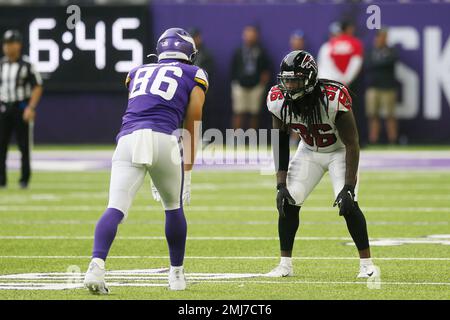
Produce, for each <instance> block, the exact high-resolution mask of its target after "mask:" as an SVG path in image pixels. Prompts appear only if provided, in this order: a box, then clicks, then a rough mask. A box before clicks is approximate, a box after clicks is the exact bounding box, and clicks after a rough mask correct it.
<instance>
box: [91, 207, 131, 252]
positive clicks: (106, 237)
mask: <svg viewBox="0 0 450 320" xmlns="http://www.w3.org/2000/svg"><path fill="white" fill-rule="evenodd" d="M123 217H124V214H123V213H122V212H121V211H120V210H117V209H114V208H108V209H106V211H105V213H103V216H102V217H101V218H100V220H99V221H98V222H97V226H96V227H95V237H94V249H93V250H92V258H100V259H103V260H106V257H107V256H108V252H109V249H110V248H111V245H112V243H113V241H114V238H115V236H116V233H117V226H118V225H119V223H120V221H122V219H123Z"/></svg>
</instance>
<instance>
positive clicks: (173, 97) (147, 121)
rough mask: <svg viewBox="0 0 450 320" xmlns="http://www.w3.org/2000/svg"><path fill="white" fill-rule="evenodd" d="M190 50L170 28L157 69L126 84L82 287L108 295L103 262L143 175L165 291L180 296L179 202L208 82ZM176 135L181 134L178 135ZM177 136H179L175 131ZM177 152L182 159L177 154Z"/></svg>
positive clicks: (139, 72) (182, 224) (182, 232)
mask: <svg viewBox="0 0 450 320" xmlns="http://www.w3.org/2000/svg"><path fill="white" fill-rule="evenodd" d="M196 52H197V49H196V47H195V43H194V40H193V39H192V37H191V36H190V35H189V33H187V32H186V31H185V30H183V29H181V28H171V29H168V30H166V31H165V32H164V33H163V34H162V35H161V36H160V38H159V39H158V42H157V46H156V55H157V57H158V62H157V63H150V64H144V65H141V66H138V67H136V68H134V69H132V70H131V71H130V72H129V73H128V75H127V78H126V81H125V84H126V87H127V89H128V93H129V95H128V107H127V110H126V112H125V115H124V116H123V118H122V127H121V129H120V132H119V134H118V136H117V147H116V150H115V152H114V155H113V158H112V169H111V182H110V190H109V203H108V207H107V209H106V211H105V212H104V214H103V215H102V217H101V218H100V220H99V221H98V223H97V226H96V228H95V237H94V248H93V251H92V260H91V263H90V264H89V269H88V271H87V273H86V276H85V279H84V284H85V286H86V287H87V288H88V289H89V291H91V292H92V293H94V294H107V293H108V292H109V290H108V288H107V286H106V284H105V260H106V257H107V255H108V252H109V249H110V247H111V245H112V243H113V241H114V238H115V235H116V233H117V228H118V225H119V224H120V223H121V222H122V221H124V220H125V219H126V218H127V214H128V210H129V208H130V206H131V204H132V202H133V199H134V196H135V195H136V193H137V191H138V190H139V188H140V186H141V185H142V183H143V181H144V177H145V175H146V173H147V172H148V173H149V174H150V176H151V179H152V182H153V185H154V188H155V190H154V191H153V193H154V196H156V197H157V198H158V199H160V200H162V204H163V206H164V209H165V214H166V224H165V234H166V239H167V243H168V246H169V254H170V271H169V289H171V290H184V289H185V288H186V279H185V276H184V270H183V259H184V252H185V244H186V233H187V224H186V219H185V216H184V212H183V203H184V202H188V201H189V199H190V183H191V171H192V167H193V163H194V159H195V150H196V141H197V140H198V136H199V132H198V128H199V126H198V125H196V124H197V122H198V123H200V121H201V118H202V109H203V103H204V101H205V93H206V91H207V90H208V77H207V74H206V72H205V71H203V70H202V69H201V68H199V67H197V66H194V65H193V64H192V62H193V60H194V58H195V55H196ZM179 129H183V130H179ZM180 131H181V133H180ZM183 150H184V155H183Z"/></svg>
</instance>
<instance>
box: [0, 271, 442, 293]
mask: <svg viewBox="0 0 450 320" xmlns="http://www.w3.org/2000/svg"><path fill="white" fill-rule="evenodd" d="M83 276H84V274H83V273H81V272H76V273H69V272H66V273H60V272H47V273H21V274H6V275H0V290H10V289H16V290H64V289H77V288H82V287H83V282H82V279H83ZM167 276H168V268H158V269H136V270H115V271H108V272H107V273H106V281H107V282H108V285H109V286H110V287H115V286H136V287H147V286H148V287H150V286H151V287H154V286H167V284H166V283H165V282H166V281H167ZM186 278H187V280H188V282H189V283H190V284H191V285H197V284H203V283H208V282H211V283H220V284H227V283H231V284H234V283H239V284H242V283H246V284H248V285H251V284H284V285H286V284H297V285H298V284H309V285H311V284H313V285H322V284H327V285H333V284H334V285H342V284H345V285H366V286H367V285H368V283H369V281H368V280H355V281H312V280H295V279H292V280H288V281H286V280H287V279H286V280H285V279H277V280H275V279H273V278H272V279H270V280H263V279H261V278H267V274H263V273H187V274H186ZM373 280H374V281H375V283H377V284H378V285H382V284H385V285H386V284H387V285H422V286H423V285H428V286H442V285H445V286H447V285H450V283H449V282H429V281H422V282H400V281H392V282H389V281H388V282H383V281H381V279H379V278H378V279H376V278H375V279H373ZM162 282H164V283H162Z"/></svg>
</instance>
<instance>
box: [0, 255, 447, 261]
mask: <svg viewBox="0 0 450 320" xmlns="http://www.w3.org/2000/svg"><path fill="white" fill-rule="evenodd" d="M90 258H91V256H28V255H21V256H14V255H10V256H0V259H51V260H53V259H56V260H58V259H90ZM108 259H169V256H108ZM185 259H192V260H278V259H279V257H275V256H274V257H267V256H187V257H185ZM292 259H294V260H359V258H358V257H292ZM374 260H375V261H376V260H385V261H450V258H435V257H381V258H374Z"/></svg>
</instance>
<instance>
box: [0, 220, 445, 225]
mask: <svg viewBox="0 0 450 320" xmlns="http://www.w3.org/2000/svg"><path fill="white" fill-rule="evenodd" d="M96 223H97V220H87V219H86V220H74V219H68V220H65V219H61V220H45V219H43V220H36V219H33V220H23V219H0V225H30V226H34V225H94V224H96ZM164 223H165V220H152V219H148V220H132V221H131V220H130V221H127V225H136V224H137V225H154V224H164ZM188 223H189V225H220V226H223V225H242V226H243V225H261V226H265V225H277V224H278V221H277V219H273V220H255V221H252V220H250V221H240V220H223V221H222V220H193V219H189V222H188ZM342 223H343V222H342V221H302V222H301V224H302V225H341V224H342ZM367 224H368V225H374V226H404V225H409V226H447V225H449V224H450V222H449V221H367Z"/></svg>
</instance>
